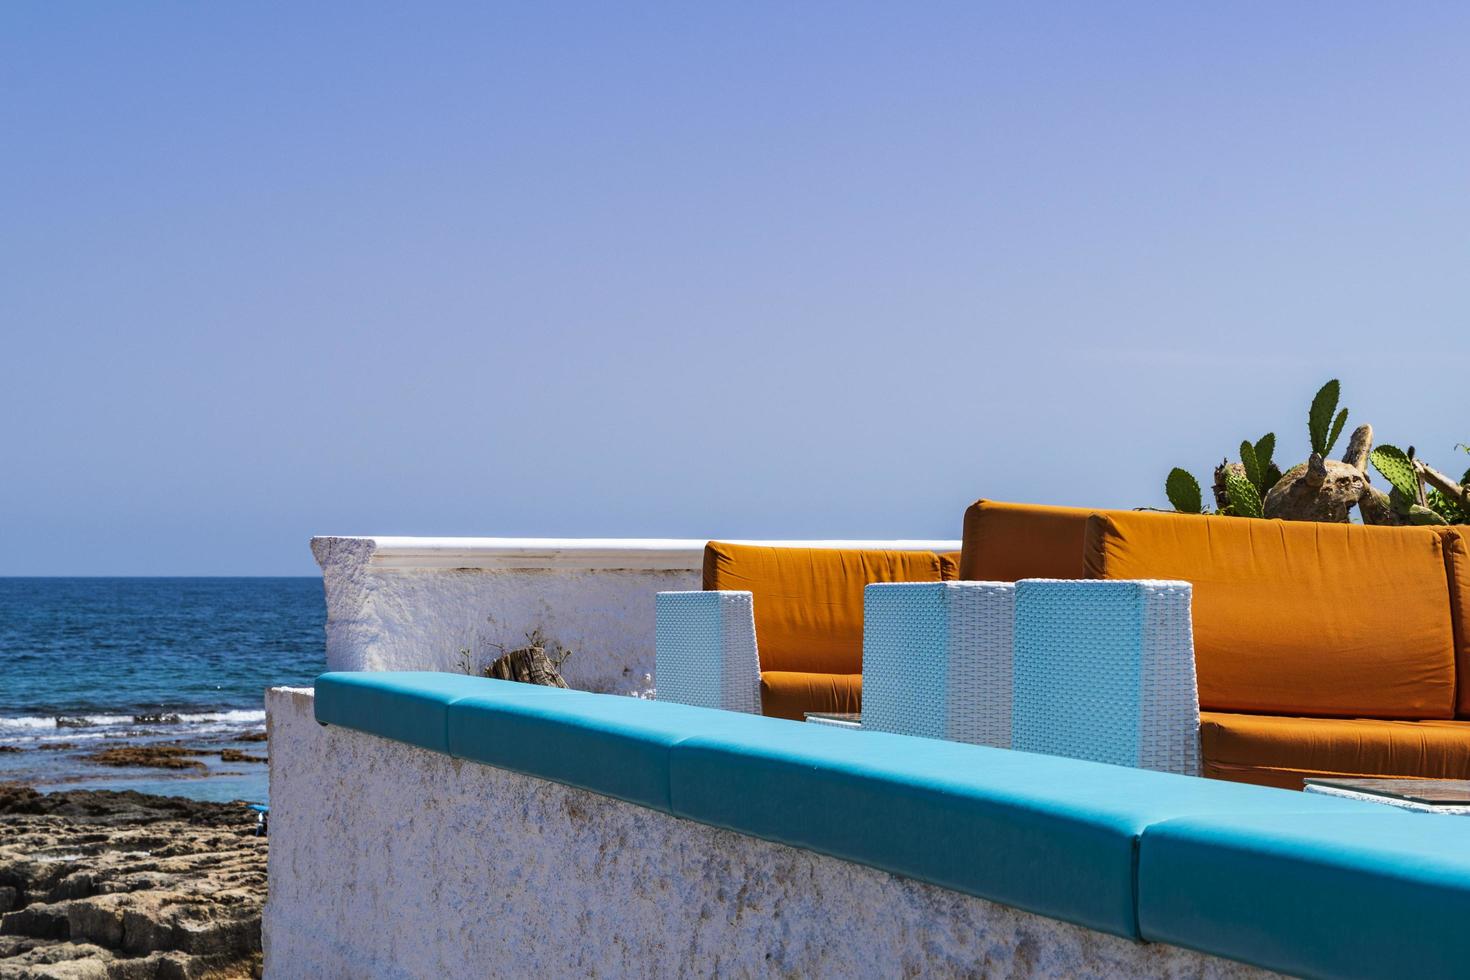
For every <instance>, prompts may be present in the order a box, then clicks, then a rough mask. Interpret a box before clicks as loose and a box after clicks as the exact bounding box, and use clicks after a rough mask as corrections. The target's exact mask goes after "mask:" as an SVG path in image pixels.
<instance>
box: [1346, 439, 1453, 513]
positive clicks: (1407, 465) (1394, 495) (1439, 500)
mask: <svg viewBox="0 0 1470 980" xmlns="http://www.w3.org/2000/svg"><path fill="white" fill-rule="evenodd" d="M1368 459H1369V460H1370V461H1372V463H1373V468H1374V469H1375V470H1377V471H1378V472H1379V473H1381V474H1383V478H1384V479H1385V480H1387V481H1388V483H1389V486H1391V487H1393V490H1392V491H1391V492H1390V493H1389V495H1388V504H1389V506H1390V507H1392V508H1393V510H1394V513H1396V514H1398V515H1399V516H1400V517H1402V518H1404V519H1405V520H1406V521H1407V522H1408V523H1410V524H1448V523H1450V521H1451V516H1452V515H1451V514H1448V513H1445V508H1444V504H1446V503H1449V504H1451V505H1453V501H1448V500H1447V499H1445V498H1444V495H1443V494H1440V493H1439V492H1438V491H1435V493H1434V497H1433V498H1431V497H1430V496H1429V495H1428V494H1424V492H1423V489H1422V487H1421V485H1420V482H1419V470H1418V468H1417V467H1415V465H1414V458H1413V457H1412V456H1410V455H1409V454H1408V453H1406V452H1404V451H1403V450H1402V449H1400V448H1398V447H1397V446H1390V445H1387V444H1384V445H1382V446H1379V447H1377V448H1376V449H1374V450H1373V452H1371V453H1369V454H1368ZM1421 498H1422V499H1423V500H1424V503H1422V504H1421V503H1420V502H1419V501H1420V499H1421ZM1432 504H1440V506H1439V507H1435V506H1432ZM1455 516H1458V515H1455Z"/></svg>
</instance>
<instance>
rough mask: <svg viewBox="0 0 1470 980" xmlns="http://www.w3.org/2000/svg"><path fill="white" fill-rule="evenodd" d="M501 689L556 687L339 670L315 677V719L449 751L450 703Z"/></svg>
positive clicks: (526, 692) (523, 692) (528, 692)
mask: <svg viewBox="0 0 1470 980" xmlns="http://www.w3.org/2000/svg"><path fill="white" fill-rule="evenodd" d="M501 687H508V688H514V689H517V690H516V694H517V695H518V696H522V697H535V696H537V695H538V694H539V693H540V692H543V691H550V690H552V688H545V687H537V686H536V685H533V684H513V683H511V682H510V681H497V680H491V679H489V678H486V677H467V676H465V675H464V674H446V673H437V672H431V671H336V672H333V673H329V674H322V675H321V676H320V677H318V678H317V679H316V720H317V721H319V722H321V723H322V724H324V725H340V726H341V727H343V728H353V729H356V730H358V731H360V732H368V733H370V734H373V735H381V736H382V737H383V738H391V739H393V740H394V741H398V742H407V743H408V744H410V745H417V746H419V747H420V748H425V749H432V750H434V751H435V752H445V753H447V752H448V751H449V737H448V724H447V723H448V708H449V705H450V703H451V702H453V701H455V700H456V699H458V698H462V697H467V696H470V695H474V694H480V693H484V692H485V691H486V690H499V689H500V688H501Z"/></svg>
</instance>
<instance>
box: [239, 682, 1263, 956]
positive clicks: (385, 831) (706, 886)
mask: <svg viewBox="0 0 1470 980" xmlns="http://www.w3.org/2000/svg"><path fill="white" fill-rule="evenodd" d="M266 706H267V709H268V711H269V716H270V720H269V727H270V759H271V847H270V892H269V898H268V900H267V902H266V908H265V921H264V943H265V956H266V959H265V975H266V977H267V978H271V980H286V978H292V980H294V978H297V977H322V978H336V977H341V978H349V977H350V978H375V977H384V978H389V977H391V978H418V977H424V978H429V977H433V978H439V977H522V976H541V977H571V976H579V977H580V976H590V977H625V976H626V977H676V976H677V977H686V976H688V977H704V976H725V977H748V976H760V977H766V976H791V977H797V976H800V977H859V976H884V977H899V976H925V977H948V976H1006V977H1032V976H1036V977H1058V976H1071V977H1086V976H1091V977H1104V976H1107V977H1111V976H1130V977H1142V976H1159V977H1163V976H1168V977H1186V976H1187V977H1193V978H1227V977H1229V978H1235V977H1239V978H1245V977H1261V976H1268V974H1263V973H1261V972H1260V971H1256V970H1253V969H1251V968H1248V967H1244V966H1241V965H1239V964H1234V963H1230V962H1228V961H1224V960H1219V959H1215V958H1212V957H1207V956H1203V955H1200V954H1197V953H1193V952H1189V951H1186V950H1181V949H1177V948H1174V947H1169V946H1159V945H1145V944H1140V943H1133V942H1129V941H1127V940H1124V939H1119V938H1117V937H1115V936H1109V935H1104V934H1102V933H1097V932H1092V931H1089V930H1087V929H1083V928H1081V927H1078V926H1072V925H1067V924H1065V923H1060V922H1056V921H1054V920H1051V919H1047V918H1044V917H1041V916H1036V915H1031V914H1029V913H1025V912H1019V911H1016V910H1014V909H1010V908H1007V907H1005V906H1001V905H996V904H994V903H992V902H986V901H982V900H980V899H976V898H971V897H969V896H966V895H961V894H959V893H957V892H952V891H948V890H945V889H943V888H939V887H936V886H933V885H927V884H923V883H920V882H916V881H912V880H909V879H905V878H900V877H896V876H894V875H891V874H887V873H885V872H881V871H877V870H874V869H872V868H867V867H864V866H861V865H855V864H850V863H848V862H845V861H840V860H837V859H835V858H829V857H825V856H822V855H818V854H813V853H811V852H808V851H802V850H798V849H795V848H790V847H785V846H783V845H780V844H773V843H770V842H768V841H762V840H757V839H755V838H751V837H746V836H743V835H740V834H735V833H731V832H729V831H724V830H718V829H715V828H711V827H706V826H703V825H701V824H696V823H692V822H689V821H685V820H680V819H677V818H674V817H671V816H668V815H666V814H662V813H657V812H654V811H652V810H646V809H643V808H641V807H638V806H634V805H632V804H629V803H623V802H620V801H617V800H612V799H609V798H607V797H602V796H598V795H596V794H593V793H588V792H585V791H582V790H576V789H571V788H568V787H565V786H560V785H557V784H555V783H549V782H546V781H544V780H538V779H533V778H530V777H526V776H521V775H517V774H515V773H510V772H505V771H502V770H499V769H494V768H492V767H489V766H482V765H477V764H475V763H470V762H462V761H458V760H454V759H451V758H449V757H448V756H444V755H440V754H437V753H433V752H428V751H425V750H423V749H417V748H414V747H412V746H407V745H402V744H399V743H396V742H392V741H388V740H386V739H381V738H377V737H375V736H371V735H364V734H362V733H358V732H353V731H350V730H347V729H342V728H335V727H325V728H324V727H322V726H319V725H317V724H316V722H315V721H314V720H313V717H312V699H311V694H310V692H307V691H290V690H286V689H278V690H275V691H271V692H270V693H269V694H268V695H267V698H266Z"/></svg>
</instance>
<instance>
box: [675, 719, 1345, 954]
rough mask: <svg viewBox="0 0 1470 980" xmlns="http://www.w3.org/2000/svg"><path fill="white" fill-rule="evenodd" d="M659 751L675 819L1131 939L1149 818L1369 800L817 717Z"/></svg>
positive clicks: (1319, 808)
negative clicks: (665, 760)
mask: <svg viewBox="0 0 1470 980" xmlns="http://www.w3.org/2000/svg"><path fill="white" fill-rule="evenodd" d="M671 760H672V761H671V770H670V776H671V787H672V803H673V810H674V813H675V814H677V815H679V816H682V817H687V818H689V819H692V820H699V821H701V822H704V823H710V824H714V825H716V826H720V827H727V828H730V829H732V830H737V831H741V832H743V833H747V834H751V835H754V836H757V837H764V838H767V839H769V840H775V841H780V842H781V843H784V844H790V845H792V846H795V847H802V848H807V849H809V850H814V851H820V852H823V853H825V854H830V855H833V856H835V857H839V858H844V859H846V860H849V861H856V862H859V863H862V864H867V865H871V866H873V867H877V868H881V869H884V870H886V871H891V872H894V873H896V874H900V875H905V876H908V877H912V878H918V879H921V880H923V881H928V882H932V883H934V884H938V885H942V886H944V887H947V888H952V889H955V890H957V891H962V892H966V893H968V894H971V895H977V896H979V897H981V898H987V899H990V900H993V901H997V902H1001V903H1003V904H1006V905H1011V906H1015V907H1017V908H1022V909H1026V910H1028V911H1032V912H1037V913H1040V914H1042V915H1047V916H1051V917H1053V918H1057V919H1064V920H1066V921H1068V922H1075V923H1077V924H1079V925H1084V926H1087V927H1089V928H1093V929H1100V930H1103V931H1106V932H1111V933H1115V934H1117V935H1121V936H1128V937H1132V938H1137V937H1138V923H1137V916H1136V913H1135V907H1134V897H1135V893H1134V877H1133V872H1134V853H1135V851H1134V847H1135V842H1136V840H1137V838H1138V835H1139V834H1140V833H1142V832H1143V829H1144V828H1145V827H1147V826H1148V825H1149V824H1150V823H1153V822H1156V821H1161V820H1167V819H1170V818H1172V817H1179V816H1185V815H1190V814H1232V813H1251V812H1265V813H1310V814H1324V815H1325V814H1332V813H1353V812H1368V811H1369V810H1370V808H1372V807H1373V806H1374V804H1371V803H1356V802H1353V801H1349V800H1343V799H1337V798H1331V797H1325V796H1318V795H1314V794H1304V793H1294V792H1288V791H1286V790H1277V789H1268V788H1266V787H1262V786H1247V785H1244V784H1239V783H1225V782H1218V781H1215V780H1205V779H1197V778H1194V777H1189V776H1176V775H1170V774H1168V773H1160V772H1152V771H1148V770H1142V769H1129V768H1123V767H1120V766H1112V765H1105V764H1103V763H1097V762H1084V761H1080V760H1075V759H1063V758H1058V757H1055V756H1043V755H1036V754H1032V753H1026V752H1012V751H1006V750H1001V749H992V748H985V747H982V746H977V745H964V744H960V743H957V742H941V741H936V740H930V739H920V738H912V737H908V736H902V735H888V734H881V733H878V732H843V731H839V730H836V729H832V728H828V727H825V726H816V725H801V726H797V728H796V729H795V730H787V729H781V730H780V731H777V730H775V729H768V730H763V731H758V732H754V733H744V734H743V735H742V736H741V737H738V738H737V737H730V736H710V735H702V736H694V737H691V738H689V739H686V740H685V741H682V742H680V743H678V744H677V745H676V746H675V747H674V751H673V753H672V756H671Z"/></svg>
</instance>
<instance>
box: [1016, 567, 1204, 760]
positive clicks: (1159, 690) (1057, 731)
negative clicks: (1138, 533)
mask: <svg viewBox="0 0 1470 980" xmlns="http://www.w3.org/2000/svg"><path fill="white" fill-rule="evenodd" d="M1190 592H1191V590H1190V586H1189V583H1188V582H1156V581H1100V580H1083V581H1061V580H1052V579H1026V580H1023V581H1021V582H1018V583H1017V584H1016V627H1015V629H1016V635H1015V644H1016V653H1015V675H1014V691H1015V697H1014V701H1013V702H1012V706H1011V719H1012V737H1011V746H1012V748H1015V749H1020V750H1024V751H1028V752H1042V753H1045V754H1047V755H1062V756H1069V757H1071V758H1074V759H1090V760H1093V761H1096V762H1110V763H1113V764H1115V765H1122V766H1133V767H1137V768H1142V769H1157V770H1160V771H1163V772H1176V773H1184V774H1187V775H1198V774H1199V771H1200V748H1199V692H1198V689H1197V687H1196V684H1195V673H1194V639H1193V630H1192V626H1191V620H1190Z"/></svg>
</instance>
